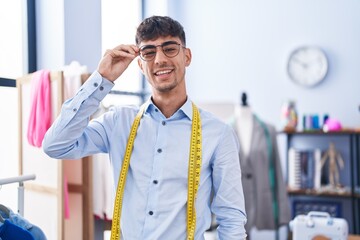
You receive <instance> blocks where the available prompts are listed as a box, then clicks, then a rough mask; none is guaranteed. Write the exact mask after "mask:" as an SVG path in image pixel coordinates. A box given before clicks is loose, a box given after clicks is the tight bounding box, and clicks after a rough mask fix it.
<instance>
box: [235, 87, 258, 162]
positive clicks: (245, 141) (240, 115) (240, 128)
mask: <svg viewBox="0 0 360 240" xmlns="http://www.w3.org/2000/svg"><path fill="white" fill-rule="evenodd" d="M235 118H236V119H237V121H236V130H237V134H238V136H239V140H240V145H241V149H242V152H243V154H244V156H245V157H247V156H248V155H249V152H250V147H251V140H252V131H253V125H254V123H253V114H252V111H251V108H250V107H249V105H248V103H247V96H246V93H242V95H241V105H240V106H236V107H235Z"/></svg>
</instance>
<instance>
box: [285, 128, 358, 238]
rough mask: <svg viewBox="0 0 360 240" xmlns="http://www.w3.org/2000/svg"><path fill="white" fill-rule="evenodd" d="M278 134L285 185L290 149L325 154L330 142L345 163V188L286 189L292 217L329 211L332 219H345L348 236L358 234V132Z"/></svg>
mask: <svg viewBox="0 0 360 240" xmlns="http://www.w3.org/2000/svg"><path fill="white" fill-rule="evenodd" d="M279 134H281V135H285V137H286V146H285V149H286V151H287V153H286V156H287V159H286V164H285V165H286V166H285V167H286V182H287V183H289V178H288V177H289V156H288V151H289V149H290V148H295V149H298V150H300V151H305V150H314V149H320V150H321V151H322V152H323V151H325V150H327V149H328V147H329V143H330V142H333V143H334V144H335V147H336V149H337V151H338V152H339V153H340V155H341V156H342V158H343V160H344V163H345V165H344V168H343V169H341V170H340V183H341V185H343V186H344V188H346V189H347V190H346V191H345V190H343V189H344V188H341V189H339V190H338V191H335V190H326V188H324V187H323V186H322V187H321V188H320V189H312V188H307V189H306V188H300V189H292V188H288V194H289V199H290V204H291V207H292V215H293V216H292V217H293V218H294V217H295V215H296V214H299V212H301V213H306V211H307V210H309V211H311V210H314V209H313V208H317V210H320V211H321V210H322V211H331V213H330V214H332V215H333V216H334V215H335V217H341V218H345V219H346V220H347V221H348V224H349V233H351V234H359V233H360V220H359V215H360V169H359V166H360V164H359V162H360V132H356V131H350V130H347V131H339V132H327V133H325V132H323V131H304V132H293V131H289V132H287V131H284V132H280V133H279Z"/></svg>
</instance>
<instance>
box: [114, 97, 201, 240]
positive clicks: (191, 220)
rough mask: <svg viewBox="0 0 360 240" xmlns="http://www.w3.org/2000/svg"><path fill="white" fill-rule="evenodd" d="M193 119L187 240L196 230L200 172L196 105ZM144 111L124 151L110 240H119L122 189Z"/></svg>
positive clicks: (134, 123) (135, 124)
mask: <svg viewBox="0 0 360 240" xmlns="http://www.w3.org/2000/svg"><path fill="white" fill-rule="evenodd" d="M192 106H193V119H192V125H191V139H190V154H189V173H188V203H187V228H186V229H187V240H193V239H194V236H195V229H196V211H195V200H196V194H197V190H198V188H199V183H200V170H201V156H202V155H201V153H202V144H201V119H200V112H199V109H198V108H197V107H196V105H195V104H194V103H193V104H192ZM144 111H145V105H143V106H142V107H141V108H140V111H139V112H138V113H137V115H136V117H135V120H134V122H133V125H132V126H131V130H130V134H129V138H128V142H127V145H126V151H125V155H124V159H123V164H122V167H121V172H120V176H119V181H118V186H117V190H116V197H115V203H114V213H113V219H112V225H111V240H119V239H120V218H121V209H122V202H123V197H124V189H125V182H126V176H127V172H128V169H129V165H130V157H131V153H132V149H133V147H134V141H135V137H136V132H137V129H138V127H139V123H140V119H141V117H142V115H143V114H144Z"/></svg>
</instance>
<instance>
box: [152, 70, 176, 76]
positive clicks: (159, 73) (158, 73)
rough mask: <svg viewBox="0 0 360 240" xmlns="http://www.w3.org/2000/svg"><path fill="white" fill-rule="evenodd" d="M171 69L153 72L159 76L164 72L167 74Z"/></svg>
mask: <svg viewBox="0 0 360 240" xmlns="http://www.w3.org/2000/svg"><path fill="white" fill-rule="evenodd" d="M172 71H173V70H162V71H158V72H156V73H155V76H161V75H165V74H169V73H171V72H172Z"/></svg>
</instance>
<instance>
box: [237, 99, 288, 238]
mask: <svg viewBox="0 0 360 240" xmlns="http://www.w3.org/2000/svg"><path fill="white" fill-rule="evenodd" d="M234 117H235V121H234V122H233V127H234V129H235V132H236V134H237V135H238V138H239V141H240V152H239V155H240V165H241V172H242V176H241V179H242V184H243V189H244V197H245V208H246V214H247V216H248V221H247V223H246V225H245V229H246V231H247V233H248V239H251V236H250V232H251V229H253V228H254V227H256V229H257V230H276V239H278V237H279V236H278V231H277V230H278V228H279V227H280V226H281V225H287V224H288V223H289V221H290V218H291V216H290V205H289V201H288V196H287V192H286V185H285V181H284V179H283V176H282V171H281V164H280V157H279V152H278V146H277V140H276V139H277V134H276V129H275V127H274V126H272V125H271V124H267V123H265V122H263V121H262V120H261V119H259V118H258V117H257V116H256V115H255V114H254V113H253V112H252V110H251V108H250V107H249V104H248V102H247V95H246V93H242V95H241V104H240V106H236V107H235V116H234Z"/></svg>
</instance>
